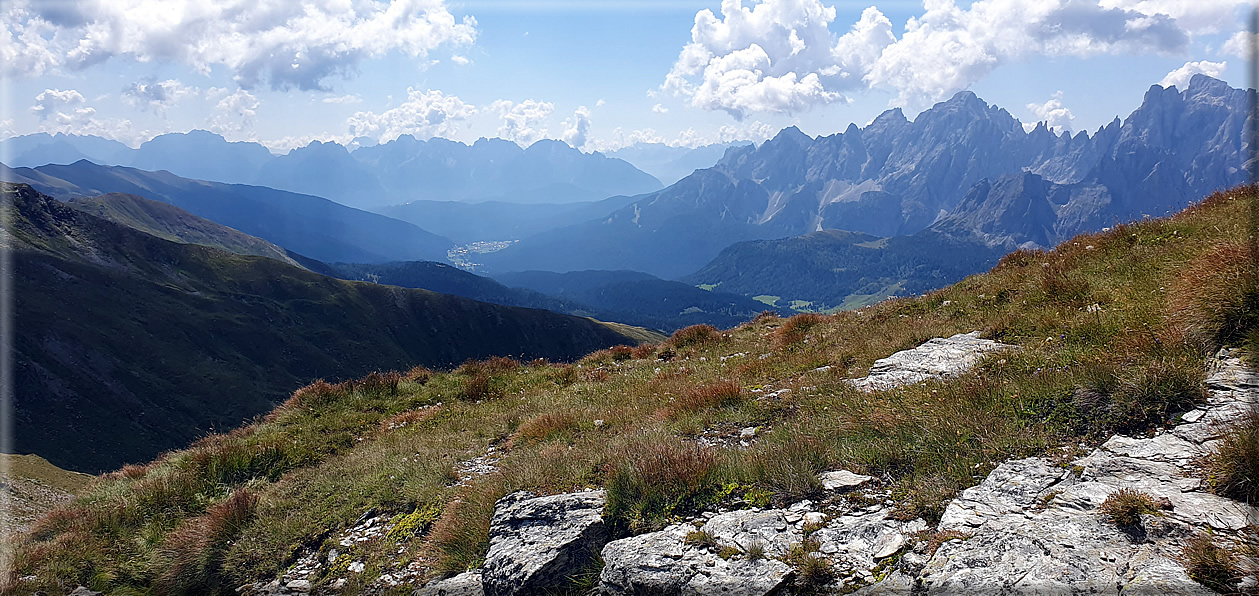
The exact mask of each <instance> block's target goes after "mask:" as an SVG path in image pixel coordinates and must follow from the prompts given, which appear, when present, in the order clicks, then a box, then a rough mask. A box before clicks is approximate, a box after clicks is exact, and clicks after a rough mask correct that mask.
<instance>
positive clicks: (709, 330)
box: [665, 324, 721, 349]
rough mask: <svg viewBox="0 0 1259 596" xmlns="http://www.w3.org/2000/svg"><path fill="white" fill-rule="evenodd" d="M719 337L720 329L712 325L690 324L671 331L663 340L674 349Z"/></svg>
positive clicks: (707, 341) (708, 342)
mask: <svg viewBox="0 0 1259 596" xmlns="http://www.w3.org/2000/svg"><path fill="white" fill-rule="evenodd" d="M720 339H721V331H720V330H719V329H717V328H716V327H713V326H712V325H707V324H705V325H691V326H690V327H683V328H681V329H678V330H677V331H674V332H673V335H671V336H669V339H668V340H667V341H666V342H665V343H667V344H668V345H669V346H670V347H673V348H675V349H682V348H689V347H693V346H702V345H706V344H710V343H713V342H715V341H718V340H720Z"/></svg>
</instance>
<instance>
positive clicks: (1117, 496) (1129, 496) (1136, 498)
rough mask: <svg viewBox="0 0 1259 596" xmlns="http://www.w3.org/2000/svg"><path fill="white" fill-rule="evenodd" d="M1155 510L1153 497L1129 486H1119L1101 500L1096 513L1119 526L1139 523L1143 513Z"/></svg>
mask: <svg viewBox="0 0 1259 596" xmlns="http://www.w3.org/2000/svg"><path fill="white" fill-rule="evenodd" d="M1157 511H1158V507H1157V506H1156V505H1155V503H1154V497H1151V496H1150V495H1148V494H1146V493H1143V492H1141V491H1138V490H1134V489H1131V488H1121V489H1119V490H1117V491H1115V492H1113V493H1110V496H1108V497H1106V500H1105V501H1102V505H1101V507H1098V508H1097V512H1098V513H1100V514H1102V515H1104V516H1106V517H1107V518H1108V519H1110V521H1111V523H1113V524H1115V525H1116V526H1119V527H1133V526H1137V525H1140V523H1141V516H1142V515H1143V514H1147V513H1156V512H1157Z"/></svg>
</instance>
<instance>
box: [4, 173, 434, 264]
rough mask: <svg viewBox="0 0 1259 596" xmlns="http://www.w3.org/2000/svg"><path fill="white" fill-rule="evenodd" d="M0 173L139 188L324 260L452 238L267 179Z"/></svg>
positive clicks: (47, 187)
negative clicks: (262, 182)
mask: <svg viewBox="0 0 1259 596" xmlns="http://www.w3.org/2000/svg"><path fill="white" fill-rule="evenodd" d="M0 179H2V180H5V181H9V182H21V183H27V184H30V185H31V186H33V187H34V188H35V189H36V190H38V191H40V192H43V193H45V194H48V195H52V196H54V197H58V198H63V199H64V198H70V197H83V196H95V195H100V194H107V193H115V192H117V193H126V194H133V195H140V196H143V197H145V198H148V199H153V200H158V201H162V202H166V203H170V204H172V205H175V206H177V207H180V208H181V209H184V210H186V211H188V212H190V213H192V214H193V215H196V216H198V217H203V218H205V219H208V220H211V221H213V222H216V223H219V224H222V225H225V226H228V227H231V228H234V229H237V230H240V231H242V232H245V233H246V234H249V235H252V236H257V237H259V238H262V239H264V240H268V241H270V242H273V243H275V244H278V245H280V246H281V247H283V248H285V249H287V250H291V251H293V252H296V253H299V254H302V255H306V256H308V257H311V258H314V259H318V260H320V261H348V262H359V263H379V262H386V261H417V260H430V261H431V260H445V259H446V251H447V250H448V249H449V248H450V247H451V245H452V244H451V241H450V240H449V239H446V238H443V237H441V236H437V235H435V234H432V233H430V232H427V231H425V230H423V229H421V228H419V227H416V226H415V225H414V224H410V223H406V222H403V221H399V220H396V219H392V218H389V217H386V216H383V215H379V214H376V213H370V212H367V211H361V210H358V209H354V208H351V207H347V206H345V205H342V204H340V203H336V202H333V201H330V200H328V199H324V198H321V197H316V196H311V195H302V194H297V193H292V192H286V191H281V190H275V189H272V188H266V187H261V186H249V185H243V184H222V183H218V182H203V181H200V180H189V179H186V178H181V177H179V176H175V175H174V174H171V173H169V172H146V171H143V170H137V169H134V168H125V167H121V166H100V165H96V164H94V163H91V162H88V161H79V162H76V163H73V164H70V165H46V166H40V167H38V168H34V169H31V168H7V167H5V166H3V164H0Z"/></svg>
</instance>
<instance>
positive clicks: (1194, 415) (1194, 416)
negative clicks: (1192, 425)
mask: <svg viewBox="0 0 1259 596" xmlns="http://www.w3.org/2000/svg"><path fill="white" fill-rule="evenodd" d="M1204 415H1206V411H1205V410H1200V409H1196V408H1195V409H1193V410H1190V411H1188V412H1185V413H1184V414H1181V416H1180V419H1181V420H1184V421H1185V422H1197V421H1198V420H1199V419H1201V418H1202V417H1203V416H1204Z"/></svg>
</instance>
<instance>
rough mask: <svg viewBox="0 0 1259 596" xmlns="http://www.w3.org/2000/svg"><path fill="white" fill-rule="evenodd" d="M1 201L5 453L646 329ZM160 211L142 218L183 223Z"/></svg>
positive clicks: (196, 432)
mask: <svg viewBox="0 0 1259 596" xmlns="http://www.w3.org/2000/svg"><path fill="white" fill-rule="evenodd" d="M0 192H3V193H4V195H5V199H6V209H9V210H10V213H9V214H8V216H9V218H10V219H9V220H10V221H11V222H12V223H13V225H12V234H13V235H12V237H11V241H10V246H11V247H12V250H13V254H14V259H13V261H14V265H15V270H14V274H13V286H14V287H13V289H14V296H15V302H14V318H15V323H16V324H15V326H14V327H15V329H16V331H15V337H14V343H13V346H14V379H15V395H16V399H15V400H14V420H15V421H16V425H17V427H18V428H20V429H22V430H21V432H19V433H17V439H16V443H15V448H16V449H17V450H18V452H22V453H31V452H34V453H38V454H40V455H41V456H43V457H45V458H47V459H48V460H49V461H51V462H53V463H54V464H56V465H58V466H60V467H63V468H68V469H74V470H82V471H92V472H98V471H101V470H107V469H113V468H117V467H119V466H120V465H122V464H124V463H127V462H135V461H142V460H146V459H148V458H151V457H153V456H155V455H157V454H158V453H160V452H162V451H164V450H166V449H170V448H173V447H175V446H177V445H181V444H186V443H187V442H189V441H192V440H195V439H196V438H197V437H198V436H200V435H202V434H203V433H205V432H207V431H209V430H211V429H215V428H219V429H222V428H232V427H235V426H236V425H239V424H240V423H241V422H242V421H245V420H247V419H249V418H250V417H252V416H254V415H257V414H259V413H262V412H265V411H267V410H269V409H270V408H271V407H273V406H274V405H275V404H276V403H278V402H279V401H281V400H283V399H284V398H285V397H286V396H287V395H288V394H289V393H290V392H292V391H293V390H294V389H295V388H297V387H299V386H301V385H302V384H305V383H308V382H310V381H311V380H313V379H315V378H326V379H329V380H337V379H345V378H351V377H357V376H361V375H363V374H366V373H369V372H371V371H375V370H406V369H408V368H410V367H412V366H414V365H416V364H423V365H426V366H430V367H450V366H453V365H455V364H458V363H460V362H463V361H464V360H466V359H469V358H485V357H488V356H494V355H502V356H513V357H517V358H522V359H532V358H539V357H542V358H550V359H554V360H568V359H573V358H576V357H579V356H581V355H583V354H586V353H588V352H590V351H591V350H594V349H599V348H603V347H608V346H611V345H616V344H631V345H632V344H634V343H637V341H638V340H639V338H641V337H646V336H647V335H649V334H647V335H643V334H635V335H634V336H631V335H627V334H626V331H627V330H626V329H625V327H624V326H611V325H607V324H603V323H600V322H597V321H594V320H591V319H588V318H582V317H574V316H568V315H562V314H556V313H552V312H548V311H545V310H538V309H527V308H514V307H506V306H500V305H494V304H488V303H484V302H478V301H474V300H470V299H467V298H462V297H457V296H451V295H446V294H437V293H434V292H429V291H425V290H413V289H404V288H399V287H394V286H386V285H380V284H374V283H361V282H348V281H343V280H339V279H334V278H331V277H326V276H323V275H319V274H316V273H313V272H311V271H308V270H305V269H302V268H299V267H295V266H293V265H290V264H288V263H286V262H284V261H281V260H276V259H273V258H268V257H259V256H243V255H237V254H233V253H230V252H226V251H224V250H220V249H219V248H215V247H212V246H204V245H196V244H184V243H177V242H172V241H170V240H166V239H163V238H160V237H158V236H154V235H150V234H147V233H144V232H141V231H138V230H136V229H133V228H131V227H128V226H123V225H120V224H116V223H114V222H112V221H108V220H105V219H102V218H100V217H97V216H95V215H92V214H91V213H90V212H91V211H93V210H95V209H97V208H98V207H99V203H100V202H103V201H105V200H110V201H115V202H117V203H118V205H120V206H119V207H115V208H112V209H111V210H110V212H111V213H113V214H114V215H115V216H120V215H119V213H121V211H122V210H123V209H124V207H123V206H125V205H127V204H134V203H135V201H134V200H133V199H131V198H128V197H120V196H114V197H111V198H109V199H104V198H102V199H98V200H95V203H96V204H93V203H91V202H89V203H80V204H74V205H73V207H72V206H71V205H67V204H65V203H62V202H60V201H57V200H55V199H53V198H52V197H49V196H47V195H44V194H40V193H38V192H36V191H35V190H34V189H32V188H31V187H30V186H28V185H24V184H3V185H0ZM75 207H77V208H75ZM151 213H152V212H151ZM156 213H159V216H157V217H154V216H152V215H149V216H146V217H141V218H138V221H141V222H147V223H144V225H148V226H150V227H152V228H154V229H155V231H158V232H159V233H160V232H161V230H162V229H166V230H170V229H176V228H178V227H180V226H179V225H177V224H175V223H173V221H174V220H166V219H165V218H163V217H160V213H161V212H156ZM133 219H137V218H134V217H133ZM185 219H186V218H185ZM158 222H161V223H158ZM194 228H195V229H197V230H199V231H200V233H201V234H202V236H201V237H202V240H203V241H205V242H207V243H211V244H222V243H229V244H233V243H234V244H236V245H237V246H239V245H240V242H239V240H240V238H239V236H238V234H239V232H236V233H233V232H234V231H227V230H217V231H216V230H215V229H214V228H213V225H212V224H209V223H208V222H206V223H200V224H197V225H196V226H194ZM68 437H73V438H74V439H73V440H67V438H68Z"/></svg>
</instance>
